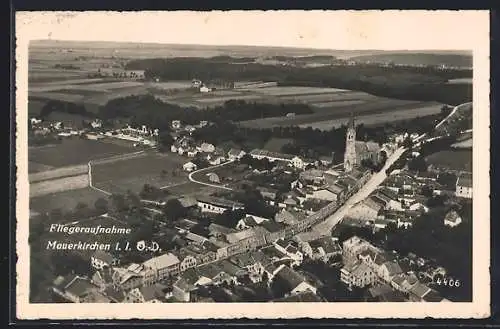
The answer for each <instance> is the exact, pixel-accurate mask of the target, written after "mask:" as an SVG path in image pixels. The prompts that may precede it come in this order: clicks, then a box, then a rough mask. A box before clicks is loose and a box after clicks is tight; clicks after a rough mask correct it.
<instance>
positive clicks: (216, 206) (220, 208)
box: [198, 197, 244, 214]
mask: <svg viewBox="0 0 500 329" xmlns="http://www.w3.org/2000/svg"><path fill="white" fill-rule="evenodd" d="M198 208H200V209H201V211H202V212H209V213H215V214H222V213H223V212H224V211H226V210H237V209H243V208H244V205H243V204H242V203H240V202H236V201H231V200H227V199H223V198H216V197H200V198H198Z"/></svg>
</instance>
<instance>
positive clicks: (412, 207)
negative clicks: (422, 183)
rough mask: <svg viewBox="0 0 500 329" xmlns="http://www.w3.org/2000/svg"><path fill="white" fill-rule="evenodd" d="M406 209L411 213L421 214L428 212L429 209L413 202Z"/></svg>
mask: <svg viewBox="0 0 500 329" xmlns="http://www.w3.org/2000/svg"><path fill="white" fill-rule="evenodd" d="M408 209H410V210H412V211H420V212H423V213H426V212H428V211H429V208H428V207H427V206H426V205H424V204H422V203H421V202H413V203H412V204H411V205H410V207H409V208H408Z"/></svg>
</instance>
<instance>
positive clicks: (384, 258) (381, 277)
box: [341, 236, 447, 302]
mask: <svg viewBox="0 0 500 329" xmlns="http://www.w3.org/2000/svg"><path fill="white" fill-rule="evenodd" d="M342 261H343V264H344V266H343V267H342V269H341V281H342V282H344V283H345V284H346V285H347V286H348V287H350V288H352V287H360V288H364V287H372V288H376V289H374V290H375V291H372V292H373V293H374V295H378V294H379V293H380V291H383V290H385V291H386V294H385V295H386V296H387V295H388V293H391V294H392V295H395V296H396V297H397V296H400V297H401V296H404V298H405V299H406V300H409V301H414V302H431V301H432V302H435V301H447V300H446V299H444V298H442V297H440V296H439V294H438V293H437V292H436V291H435V290H433V289H431V288H429V287H428V286H426V285H424V284H422V283H421V282H420V281H419V280H418V278H417V277H416V275H415V274H414V273H413V272H404V271H403V269H402V268H401V266H400V264H399V262H398V260H397V255H395V254H394V253H388V252H385V251H383V250H381V249H379V248H377V247H375V246H373V245H372V244H370V243H369V242H367V241H366V240H364V239H361V238H359V237H357V236H353V237H351V238H350V239H348V240H346V241H344V242H343V244H342ZM388 287H389V288H390V289H388ZM376 290H379V291H378V292H377V291H376ZM398 293H399V294H398Z"/></svg>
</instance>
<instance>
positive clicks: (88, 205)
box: [16, 11, 490, 319]
mask: <svg viewBox="0 0 500 329" xmlns="http://www.w3.org/2000/svg"><path fill="white" fill-rule="evenodd" d="M488 19H489V18H488V12H487V11H469V12H467V11H455V12H447V11H444V12H441V11H432V12H425V11H413V12H412V11H373V12H371V11H362V12H356V11H319V12H315V11H310V12H306V11H270V12H264V11H262V12H259V11H248V12H244V11H238V12H233V11H225V12H222V11H221V12H75V13H73V12H24V13H22V12H21V13H18V14H17V20H16V22H17V23H16V24H17V27H16V29H17V31H18V41H17V42H18V45H17V46H18V49H17V51H16V56H19V57H18V58H17V66H18V67H17V76H16V78H17V80H16V81H17V95H16V103H17V104H16V111H17V119H16V122H17V127H18V128H17V129H18V134H17V168H18V174H17V189H18V192H17V198H18V201H17V212H18V215H17V231H16V232H17V249H18V257H19V261H18V264H17V273H18V277H19V278H20V280H18V291H17V298H18V307H17V308H18V312H19V315H21V314H25V315H26V316H27V317H30V318H37V317H39V316H42V315H43V316H44V317H46V318H60V319H63V318H80V319H85V318H88V319H92V318H99V317H103V318H127V317H134V318H138V317H139V318H140V317H141V316H144V317H149V318H191V317H198V318H202V317H207V318H209V317H226V318H237V317H244V316H245V317H263V318H269V317H289V318H294V317H299V316H309V317H336V316H338V317H350V316H351V315H352V316H353V317H367V316H372V317H397V316H398V315H399V313H401V314H402V316H406V317H412V316H415V317H425V316H432V317H440V316H442V317H446V316H455V317H456V316H463V317H468V318H470V317H485V316H487V315H488V314H489V313H488V312H489V272H488V266H489V221H490V219H489V184H490V183H489V173H488V171H489V145H490V143H489V110H490V109H489V99H488V97H489V96H488V95H489V82H488V81H489V62H488V61H489V50H488V47H489V43H488V42H489V41H488V37H489V36H488V24H489V23H488ZM481 33H482V34H481ZM21 52H22V55H21ZM96 303H98V304H102V303H105V304H107V305H81V304H96ZM117 303H118V304H121V305H119V306H118V305H112V304H117ZM151 303H156V304H157V305H154V306H153V305H150V304H151ZM199 303H202V304H203V305H199ZM212 303H215V304H212ZM216 303H232V305H229V306H227V307H226V306H220V305H219V306H218V307H217V304H216ZM279 303H288V304H279ZM332 303H333V304H332ZM387 303H389V304H387ZM428 303H431V304H430V305H429V304H428ZM75 304H80V305H78V306H77V305H75ZM129 304H135V305H129ZM164 304H168V305H164ZM66 307H67V311H66ZM23 312H25V313H23ZM287 312H289V314H288V313H287Z"/></svg>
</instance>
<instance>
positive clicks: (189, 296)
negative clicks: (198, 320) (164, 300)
mask: <svg viewBox="0 0 500 329" xmlns="http://www.w3.org/2000/svg"><path fill="white" fill-rule="evenodd" d="M208 283H211V281H210V280H202V279H200V275H199V274H198V273H197V271H196V270H195V269H194V268H191V269H188V270H186V271H185V272H184V273H182V274H181V275H180V276H179V278H178V279H177V281H175V283H174V284H173V289H172V294H173V296H174V298H175V300H176V301H178V302H190V301H192V300H193V297H194V296H193V293H194V292H195V291H196V290H197V289H198V286H199V285H204V284H208Z"/></svg>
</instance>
